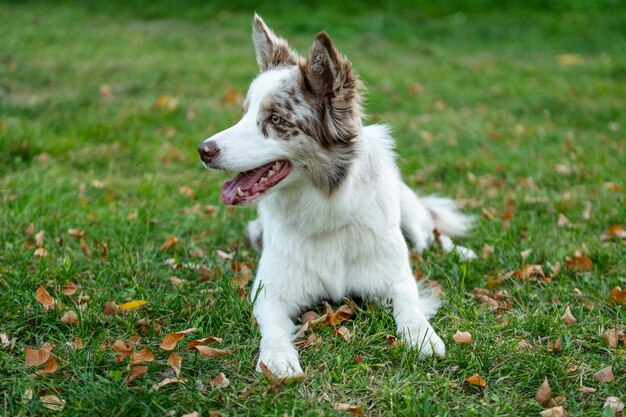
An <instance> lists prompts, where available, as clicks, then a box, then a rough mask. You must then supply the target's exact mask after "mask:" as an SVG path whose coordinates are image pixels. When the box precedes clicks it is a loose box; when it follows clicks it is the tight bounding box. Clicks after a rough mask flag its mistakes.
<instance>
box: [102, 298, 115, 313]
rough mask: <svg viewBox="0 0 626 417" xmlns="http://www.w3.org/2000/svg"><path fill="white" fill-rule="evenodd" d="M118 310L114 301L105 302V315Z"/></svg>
mask: <svg viewBox="0 0 626 417" xmlns="http://www.w3.org/2000/svg"><path fill="white" fill-rule="evenodd" d="M116 312H117V305H116V304H115V302H113V301H107V302H106V303H104V310H103V313H104V315H105V316H110V315H113V314H115V313H116Z"/></svg>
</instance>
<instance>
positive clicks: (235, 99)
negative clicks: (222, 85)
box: [222, 88, 243, 105]
mask: <svg viewBox="0 0 626 417" xmlns="http://www.w3.org/2000/svg"><path fill="white" fill-rule="evenodd" d="M242 100H243V95H242V94H241V92H240V91H238V90H235V89H234V88H229V89H227V90H226V92H225V93H224V95H223V96H222V103H224V104H234V105H238V104H239V103H240V102H241V101H242Z"/></svg>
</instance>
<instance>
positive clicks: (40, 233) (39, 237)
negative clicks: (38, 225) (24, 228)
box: [35, 230, 45, 247]
mask: <svg viewBox="0 0 626 417" xmlns="http://www.w3.org/2000/svg"><path fill="white" fill-rule="evenodd" d="M44 234H45V232H44V231H43V230H40V231H38V232H37V233H36V234H35V245H37V247H42V246H43V236H44Z"/></svg>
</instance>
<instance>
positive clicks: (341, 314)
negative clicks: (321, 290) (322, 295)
mask: <svg viewBox="0 0 626 417" xmlns="http://www.w3.org/2000/svg"><path fill="white" fill-rule="evenodd" d="M324 304H325V306H326V319H325V321H326V322H327V323H328V324H330V325H331V326H335V325H337V324H341V323H342V322H344V321H347V320H350V319H352V316H354V311H353V310H352V308H350V306H348V305H347V304H342V305H341V306H339V308H338V309H337V311H333V309H332V307H331V306H330V304H328V303H327V302H324Z"/></svg>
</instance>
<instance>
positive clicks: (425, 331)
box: [390, 276, 446, 358]
mask: <svg viewBox="0 0 626 417" xmlns="http://www.w3.org/2000/svg"><path fill="white" fill-rule="evenodd" d="M390 298H391V301H392V304H393V313H394V316H395V319H396V325H397V326H398V334H399V335H400V336H401V337H402V339H403V340H404V341H405V343H407V344H408V345H409V346H411V347H412V348H414V349H418V351H419V355H420V357H421V358H425V357H428V356H432V355H433V354H435V355H438V356H443V355H444V354H445V353H446V346H445V345H444V343H443V341H442V340H441V339H440V338H439V336H437V334H436V333H435V330H434V329H433V328H432V326H431V325H430V323H429V322H428V319H426V316H425V315H424V312H423V311H422V309H421V308H420V299H419V296H418V290H417V285H416V284H415V281H414V280H413V279H412V277H410V276H409V277H407V278H406V279H403V280H402V281H399V282H396V283H395V284H393V285H392V286H391V288H390Z"/></svg>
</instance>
